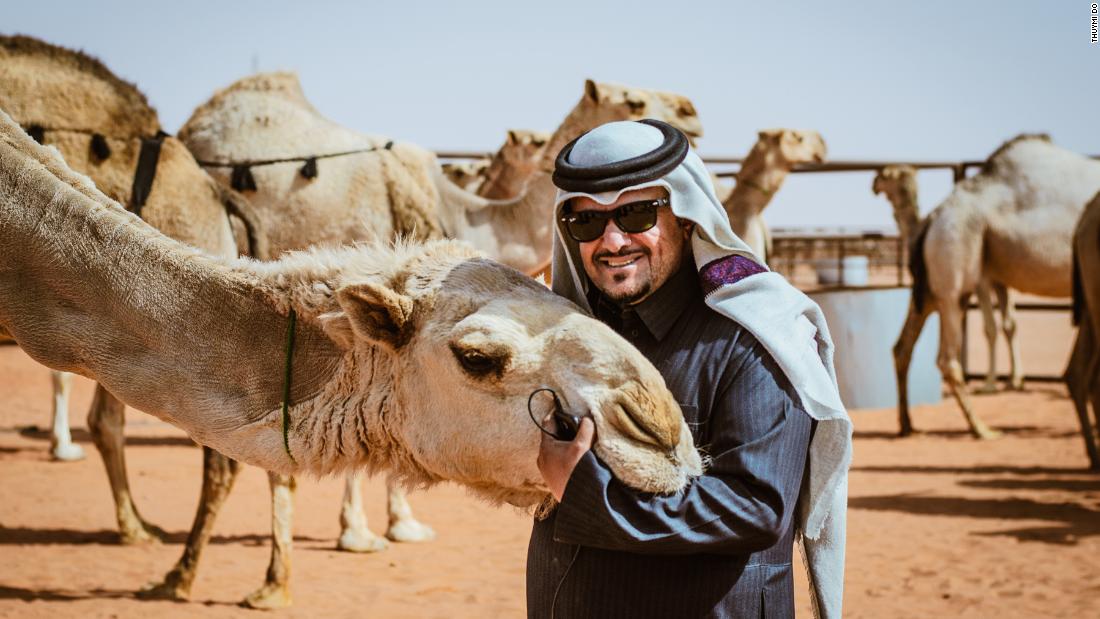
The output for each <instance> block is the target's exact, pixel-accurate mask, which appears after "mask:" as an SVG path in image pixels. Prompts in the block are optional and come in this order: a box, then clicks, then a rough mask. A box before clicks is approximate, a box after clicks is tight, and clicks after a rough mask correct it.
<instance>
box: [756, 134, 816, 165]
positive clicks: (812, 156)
mask: <svg viewBox="0 0 1100 619" xmlns="http://www.w3.org/2000/svg"><path fill="white" fill-rule="evenodd" d="M756 148H764V149H766V151H767V152H768V153H769V154H770V155H771V156H772V157H775V158H776V159H777V160H778V161H777V162H776V163H779V164H780V165H786V167H787V168H788V169H789V168H790V167H791V166H794V165H797V164H800V163H821V162H823V161H825V140H824V139H822V137H821V134H820V133H818V132H816V131H801V130H798V129H765V130H764V131H761V132H759V133H758V134H757V142H756Z"/></svg>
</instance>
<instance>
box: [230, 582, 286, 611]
mask: <svg viewBox="0 0 1100 619" xmlns="http://www.w3.org/2000/svg"><path fill="white" fill-rule="evenodd" d="M292 603H293V601H292V600H291V599H290V589H288V588H287V587H285V586H279V585H271V584H268V585H264V586H262V587H260V588H259V589H257V590H255V591H253V592H252V593H250V594H248V597H246V598H245V599H244V601H242V602H241V606H244V607H247V608H254V609H256V610H275V609H276V608H287V607H288V606H290V605H291V604H292Z"/></svg>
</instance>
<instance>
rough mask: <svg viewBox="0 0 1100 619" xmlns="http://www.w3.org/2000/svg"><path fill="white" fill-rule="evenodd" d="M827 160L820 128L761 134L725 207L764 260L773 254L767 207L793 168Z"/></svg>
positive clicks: (770, 130)
mask: <svg viewBox="0 0 1100 619" xmlns="http://www.w3.org/2000/svg"><path fill="white" fill-rule="evenodd" d="M824 160H825V140H823V139H822V138H821V134H819V133H818V132H816V131H797V130H795V129H768V130H766V131H761V132H760V133H759V134H757V140H756V144H754V145H753V147H752V150H750V151H749V154H748V155H747V156H746V157H745V160H744V162H742V163H741V169H740V170H739V171H738V172H737V184H736V185H734V187H733V191H732V192H730V194H729V197H728V198H726V199H725V200H723V201H722V206H723V207H725V209H726V214H727V215H728V216H729V218H730V224H731V225H732V226H733V231H734V232H735V233H737V236H739V237H741V240H743V241H745V242H746V243H748V245H749V247H751V248H752V250H753V252H754V253H755V254H756V255H757V256H758V257H759V258H761V259H762V260H765V261H767V259H768V255H769V254H770V253H771V234H770V233H769V232H768V226H767V224H765V223H764V216H763V214H764V208H765V207H767V206H768V203H769V202H771V200H772V198H773V197H774V196H775V193H776V192H777V191H779V188H780V187H782V185H783V181H784V180H786V178H787V174H789V173H790V171H791V168H793V167H794V166H796V165H798V164H800V163H821V162H822V161H824Z"/></svg>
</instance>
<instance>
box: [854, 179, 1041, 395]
mask: <svg viewBox="0 0 1100 619" xmlns="http://www.w3.org/2000/svg"><path fill="white" fill-rule="evenodd" d="M871 190H872V191H873V192H874V193H875V194H876V195H878V194H885V195H886V199H888V200H889V201H890V204H891V205H893V207H894V221H895V222H897V224H898V234H900V235H901V238H902V243H904V244H905V247H906V248H908V250H909V253H910V255H912V253H913V247H912V245H913V242H914V241H915V239H916V238H917V235H918V233H919V231H920V227H921V226H922V225H923V224H924V220H923V219H922V218H921V216H920V205H919V204H918V203H917V170H916V169H915V168H914V167H913V166H907V165H901V166H886V167H884V168H883V169H881V170H879V173H878V174H877V175H876V176H875V180H874V181H873V182H872V183H871ZM993 294H996V295H997V303H998V305H999V306H1000V308H1001V326H1002V329H1003V330H1004V335H1005V341H1006V342H1007V343H1008V351H1009V358H1010V363H1011V366H1010V367H1011V371H1010V372H1009V381H1008V384H1009V388H1010V389H1017V390H1018V389H1023V387H1024V378H1023V369H1022V366H1021V364H1020V345H1019V343H1018V342H1017V340H1016V304H1015V302H1013V300H1012V297H1011V291H1010V290H1009V289H1008V288H1005V287H1004V286H1002V285H1001V284H997V283H992V282H990V281H989V280H988V279H986V278H982V281H981V282H979V283H978V287H977V289H976V290H975V295H976V296H977V297H978V307H980V308H981V310H982V324H984V325H985V339H986V343H987V349H988V354H989V357H988V362H987V365H986V368H987V370H986V375H985V383H983V384H982V386H981V387H980V388H979V391H980V392H981V393H993V392H995V391H997V355H996V352H997V319H996V317H995V316H994V315H993V301H992V299H991V295H993Z"/></svg>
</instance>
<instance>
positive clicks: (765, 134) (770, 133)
mask: <svg viewBox="0 0 1100 619" xmlns="http://www.w3.org/2000/svg"><path fill="white" fill-rule="evenodd" d="M780 133H781V132H780V131H776V130H775V129H765V130H764V131H760V132H758V133H757V134H756V138H757V139H758V140H760V141H761V142H773V143H774V142H777V141H778V140H779V134H780Z"/></svg>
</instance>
